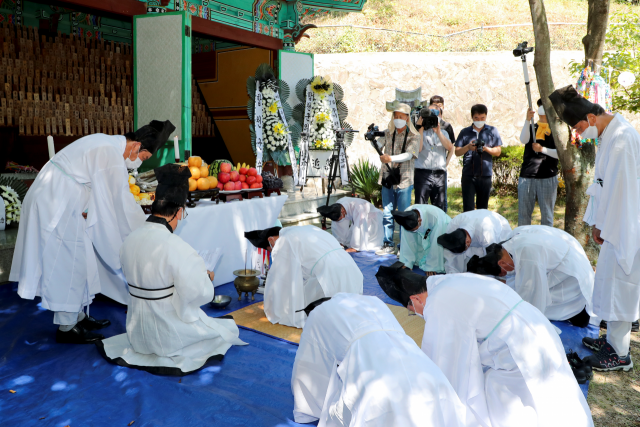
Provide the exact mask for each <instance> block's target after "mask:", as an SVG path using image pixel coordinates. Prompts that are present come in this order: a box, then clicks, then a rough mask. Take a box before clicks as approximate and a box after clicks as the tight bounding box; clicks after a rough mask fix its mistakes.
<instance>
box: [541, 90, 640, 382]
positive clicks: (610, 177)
mask: <svg viewBox="0 0 640 427" xmlns="http://www.w3.org/2000/svg"><path fill="white" fill-rule="evenodd" d="M549 99H550V100H551V102H552V103H553V106H554V107H555V109H556V111H557V112H558V116H559V117H560V119H561V120H562V121H564V122H565V123H567V124H568V125H569V126H571V127H572V128H573V129H574V130H576V131H577V132H578V133H579V134H580V135H581V136H582V137H583V138H588V139H595V138H597V139H598V141H599V149H598V153H597V155H596V167H595V173H594V182H593V184H591V186H590V187H589V188H588V189H587V194H588V195H589V196H591V198H590V199H589V205H588V206H587V211H586V213H585V216H584V221H585V222H586V223H587V224H589V225H591V226H592V227H593V233H592V234H593V240H594V241H595V242H596V243H598V244H600V245H602V249H600V256H599V257H598V265H597V268H596V277H595V283H594V287H593V311H594V312H595V314H596V315H597V316H599V317H601V318H602V319H604V320H606V321H607V336H606V339H605V338H604V337H603V338H599V339H595V340H593V339H587V338H585V339H583V343H584V344H585V345H586V346H587V347H589V348H591V349H593V350H596V351H597V353H596V354H595V355H593V356H590V357H589V358H587V359H586V360H587V361H588V362H589V363H591V366H592V367H593V369H595V370H597V371H612V370H619V369H623V370H624V371H628V370H629V369H631V367H632V366H633V362H632V361H631V353H630V352H629V344H630V340H631V322H633V321H635V320H636V319H638V318H639V317H640V309H639V307H640V135H639V134H638V132H637V131H636V130H635V129H634V128H633V126H632V125H631V124H630V123H629V122H628V121H627V120H626V119H625V118H624V117H622V116H621V115H620V114H616V115H611V114H607V113H606V112H605V111H604V109H603V108H602V107H601V106H599V105H597V104H592V103H591V102H589V101H588V100H586V99H584V98H583V97H581V96H580V95H579V94H578V93H577V92H576V90H575V89H574V88H573V87H572V86H567V87H564V88H562V89H558V90H556V91H555V92H553V93H552V94H551V96H549Z"/></svg>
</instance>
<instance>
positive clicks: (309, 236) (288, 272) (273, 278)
mask: <svg viewBox="0 0 640 427" xmlns="http://www.w3.org/2000/svg"><path fill="white" fill-rule="evenodd" d="M245 238H246V239H247V240H249V242H251V244H252V245H253V246H255V247H256V248H262V249H265V250H269V251H271V259H272V263H271V268H270V269H269V274H268V275H267V281H266V283H265V288H264V313H265V314H266V316H267V319H269V321H270V322H271V323H273V324H277V323H279V324H281V325H286V326H293V327H296V328H302V327H303V326H304V323H305V321H306V318H307V316H306V314H305V311H304V309H305V308H306V307H307V306H308V305H309V304H311V303H312V302H314V301H318V300H320V299H321V298H329V297H332V296H334V295H335V294H337V293H338V292H348V293H353V294H362V289H363V276H362V273H361V272H360V269H359V268H358V266H357V265H356V263H355V261H354V260H353V258H352V257H351V255H349V254H348V253H347V252H345V250H344V249H343V248H342V246H340V243H338V241H337V240H336V239H335V238H334V237H333V236H332V235H331V234H329V233H327V232H326V231H323V230H321V229H320V228H318V227H314V226H313V225H302V226H298V227H287V228H280V227H273V228H267V229H265V230H253V231H249V232H246V233H245Z"/></svg>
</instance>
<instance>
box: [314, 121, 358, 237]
mask: <svg viewBox="0 0 640 427" xmlns="http://www.w3.org/2000/svg"><path fill="white" fill-rule="evenodd" d="M333 131H334V132H335V133H336V143H335V144H334V146H333V153H331V159H330V160H329V177H328V178H327V179H328V182H327V203H326V206H329V200H330V199H331V193H332V192H333V191H334V190H335V184H334V181H335V179H336V178H337V177H339V176H340V167H339V166H340V150H345V151H344V160H345V162H346V167H347V180H348V181H351V172H350V170H349V160H348V159H347V150H346V147H345V146H344V134H345V133H347V132H354V133H355V132H358V131H357V130H353V129H334V130H333ZM342 184H343V185H344V183H342ZM321 223H322V229H323V230H326V229H327V218H325V217H322V220H321Z"/></svg>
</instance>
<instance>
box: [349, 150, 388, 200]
mask: <svg viewBox="0 0 640 427" xmlns="http://www.w3.org/2000/svg"><path fill="white" fill-rule="evenodd" d="M379 178H380V169H378V168H377V167H376V166H375V165H373V164H372V163H369V161H368V160H362V159H360V160H359V161H358V163H356V164H355V165H354V166H353V167H352V168H351V183H350V187H351V191H353V192H354V193H355V194H358V195H360V196H361V197H362V198H364V199H365V200H366V201H368V202H371V203H373V204H374V205H376V206H378V207H379V206H382V199H381V193H380V190H381V189H382V186H381V185H380V184H378V179H379Z"/></svg>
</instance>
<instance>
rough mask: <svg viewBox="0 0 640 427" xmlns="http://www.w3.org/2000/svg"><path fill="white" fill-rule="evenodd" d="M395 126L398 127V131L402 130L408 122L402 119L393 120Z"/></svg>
mask: <svg viewBox="0 0 640 427" xmlns="http://www.w3.org/2000/svg"><path fill="white" fill-rule="evenodd" d="M393 125H394V126H395V127H396V129H402V128H403V127H405V126H406V125H407V121H406V120H402V119H393Z"/></svg>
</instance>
